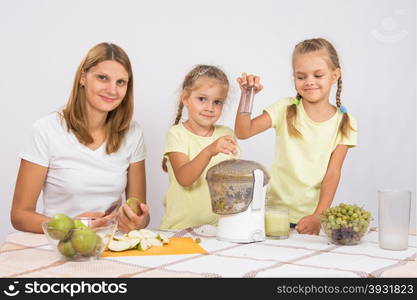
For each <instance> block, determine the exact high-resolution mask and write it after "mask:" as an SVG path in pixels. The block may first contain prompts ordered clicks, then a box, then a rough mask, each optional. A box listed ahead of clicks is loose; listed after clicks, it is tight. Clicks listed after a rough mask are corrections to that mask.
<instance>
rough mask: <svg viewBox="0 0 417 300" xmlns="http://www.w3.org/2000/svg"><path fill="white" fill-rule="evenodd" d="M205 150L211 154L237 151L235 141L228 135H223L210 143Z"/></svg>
mask: <svg viewBox="0 0 417 300" xmlns="http://www.w3.org/2000/svg"><path fill="white" fill-rule="evenodd" d="M207 150H208V151H209V152H210V154H211V156H215V155H217V154H219V153H224V154H232V153H233V154H235V153H236V152H237V142H236V140H235V139H234V138H233V137H231V136H230V135H225V136H222V137H220V138H218V139H217V140H215V141H214V142H213V143H211V144H210V145H209V146H208V147H207Z"/></svg>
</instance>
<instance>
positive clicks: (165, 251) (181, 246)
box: [101, 237, 207, 257]
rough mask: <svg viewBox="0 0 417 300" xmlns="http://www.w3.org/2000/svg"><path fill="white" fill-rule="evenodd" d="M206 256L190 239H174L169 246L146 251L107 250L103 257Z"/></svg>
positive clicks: (171, 239) (153, 247) (155, 247)
mask: <svg viewBox="0 0 417 300" xmlns="http://www.w3.org/2000/svg"><path fill="white" fill-rule="evenodd" d="M196 253H200V254H204V253H207V251H206V250H204V249H203V248H202V247H201V246H200V245H199V244H198V243H196V242H195V241H194V240H193V239H192V238H190V237H172V238H170V239H169V244H166V245H163V246H152V247H150V248H149V249H148V250H146V251H139V250H136V249H131V250H125V251H120V252H113V251H110V250H106V251H104V252H103V253H102V254H101V257H117V256H141V255H176V254H196Z"/></svg>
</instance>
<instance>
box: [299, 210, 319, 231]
mask: <svg viewBox="0 0 417 300" xmlns="http://www.w3.org/2000/svg"><path fill="white" fill-rule="evenodd" d="M295 229H296V230H297V231H298V233H302V234H315V235H318V234H319V233H320V221H319V218H318V217H317V216H316V215H310V216H305V217H304V218H302V219H301V220H300V221H299V222H298V224H297V226H296V227H295Z"/></svg>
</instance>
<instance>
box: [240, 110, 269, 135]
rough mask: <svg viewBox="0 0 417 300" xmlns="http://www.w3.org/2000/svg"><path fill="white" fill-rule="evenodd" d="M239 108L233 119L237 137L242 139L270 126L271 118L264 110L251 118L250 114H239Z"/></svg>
mask: <svg viewBox="0 0 417 300" xmlns="http://www.w3.org/2000/svg"><path fill="white" fill-rule="evenodd" d="M239 106H240V105H239ZM239 110H240V109H238V111H237V114H236V120H235V135H236V137H237V138H238V139H242V140H244V139H247V138H250V137H252V136H254V135H256V134H258V133H261V132H263V131H265V130H267V129H268V128H271V126H272V120H271V117H270V116H269V114H268V113H266V112H264V113H263V114H262V115H259V116H257V117H256V118H255V119H253V120H251V119H250V115H246V114H241V113H240V112H239Z"/></svg>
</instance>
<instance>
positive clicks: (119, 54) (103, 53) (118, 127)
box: [62, 43, 133, 154]
mask: <svg viewBox="0 0 417 300" xmlns="http://www.w3.org/2000/svg"><path fill="white" fill-rule="evenodd" d="M107 60H112V61H116V62H118V63H120V64H121V65H122V66H123V67H124V68H125V70H126V72H127V73H128V75H129V79H128V83H127V91H126V95H125V97H124V98H123V100H122V102H121V103H120V105H119V106H118V107H117V108H116V109H114V110H112V111H110V112H109V113H108V114H107V119H106V122H105V132H106V153H107V154H110V153H113V152H116V151H117V150H119V148H120V145H121V143H122V141H123V139H124V137H125V135H126V132H127V131H128V129H129V126H130V122H131V120H132V116H133V73H132V66H131V64H130V60H129V57H128V56H127V54H126V53H125V51H124V50H123V49H122V48H120V47H119V46H117V45H115V44H110V43H100V44H97V45H95V46H94V47H93V48H91V49H90V50H89V51H88V53H87V55H86V56H85V57H84V58H83V60H82V61H81V63H80V65H79V66H78V69H77V71H76V73H75V78H74V82H73V85H72V91H71V95H70V97H69V100H68V102H67V104H66V107H65V108H64V109H63V111H62V114H63V118H64V120H65V123H66V125H67V128H68V131H71V132H72V133H73V134H74V135H75V136H76V137H77V139H78V141H79V142H80V143H81V144H83V145H89V144H91V143H93V142H94V139H93V137H92V136H91V134H90V133H89V131H88V120H87V111H86V95H85V89H84V87H83V86H81V84H80V79H81V76H82V74H83V73H87V72H88V71H89V70H90V69H91V68H92V67H94V66H96V65H97V64H99V63H101V62H103V61H107Z"/></svg>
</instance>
